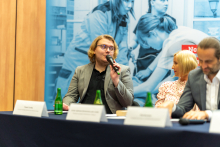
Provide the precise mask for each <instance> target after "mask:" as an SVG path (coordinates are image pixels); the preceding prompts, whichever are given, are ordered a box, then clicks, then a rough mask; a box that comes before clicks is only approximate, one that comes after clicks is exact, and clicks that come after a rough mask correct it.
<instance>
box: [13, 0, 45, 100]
mask: <svg viewBox="0 0 220 147" xmlns="http://www.w3.org/2000/svg"><path fill="white" fill-rule="evenodd" d="M45 23H46V1H45V0H30V1H28V0H17V27H16V28H17V29H16V68H15V97H14V102H16V100H18V99H22V100H35V101H43V100H44V80H45V76H44V75H45V27H46V24H45Z"/></svg>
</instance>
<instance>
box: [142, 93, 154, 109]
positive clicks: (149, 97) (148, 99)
mask: <svg viewBox="0 0 220 147" xmlns="http://www.w3.org/2000/svg"><path fill="white" fill-rule="evenodd" d="M144 107H154V106H153V103H152V100H151V93H150V92H147V97H146V102H145V105H144Z"/></svg>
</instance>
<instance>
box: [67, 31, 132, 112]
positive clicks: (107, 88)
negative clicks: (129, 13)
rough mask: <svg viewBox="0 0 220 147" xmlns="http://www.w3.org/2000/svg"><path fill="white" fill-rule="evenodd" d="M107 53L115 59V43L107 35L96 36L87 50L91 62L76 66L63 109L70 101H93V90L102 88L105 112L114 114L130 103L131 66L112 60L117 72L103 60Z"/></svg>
mask: <svg viewBox="0 0 220 147" xmlns="http://www.w3.org/2000/svg"><path fill="white" fill-rule="evenodd" d="M106 55H110V56H112V58H113V59H116V57H117V55H118V46H117V44H116V42H115V40H114V39H113V38H112V37H111V36H110V35H101V36H98V37H97V38H96V39H95V40H94V41H93V42H92V44H91V46H90V49H89V51H88V56H89V59H90V63H89V64H86V65H83V66H79V67H77V68H76V70H75V73H74V75H73V77H72V80H71V83H70V86H69V88H68V92H67V93H66V95H65V96H64V98H63V103H64V104H63V109H64V110H68V109H69V105H70V104H71V103H76V102H78V101H79V103H84V104H93V103H94V100H95V96H96V90H100V91H101V98H102V102H103V104H104V105H105V109H106V113H116V111H117V110H121V109H123V108H124V107H127V106H130V105H131V104H132V101H133V99H134V95H133V84H132V79H131V75H130V68H129V67H128V66H124V65H121V64H118V63H116V62H115V61H114V64H113V66H115V67H117V68H118V69H119V73H120V75H118V74H117V73H116V72H115V71H114V70H113V67H112V66H111V65H109V62H108V61H107V59H106Z"/></svg>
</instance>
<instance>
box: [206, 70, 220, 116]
mask: <svg viewBox="0 0 220 147" xmlns="http://www.w3.org/2000/svg"><path fill="white" fill-rule="evenodd" d="M204 80H205V81H206V82H207V84H206V109H207V110H206V112H207V114H208V116H209V120H210V119H211V118H212V111H213V110H217V109H218V103H217V102H218V90H219V82H220V72H219V71H218V73H217V74H216V76H215V77H214V78H213V79H212V82H211V81H210V80H209V78H208V76H207V75H205V74H204Z"/></svg>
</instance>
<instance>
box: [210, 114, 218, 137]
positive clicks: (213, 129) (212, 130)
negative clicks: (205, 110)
mask: <svg viewBox="0 0 220 147" xmlns="http://www.w3.org/2000/svg"><path fill="white" fill-rule="evenodd" d="M219 124H220V111H219V110H217V111H213V113H212V119H211V123H210V127H209V132H210V133H220V125H219Z"/></svg>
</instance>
